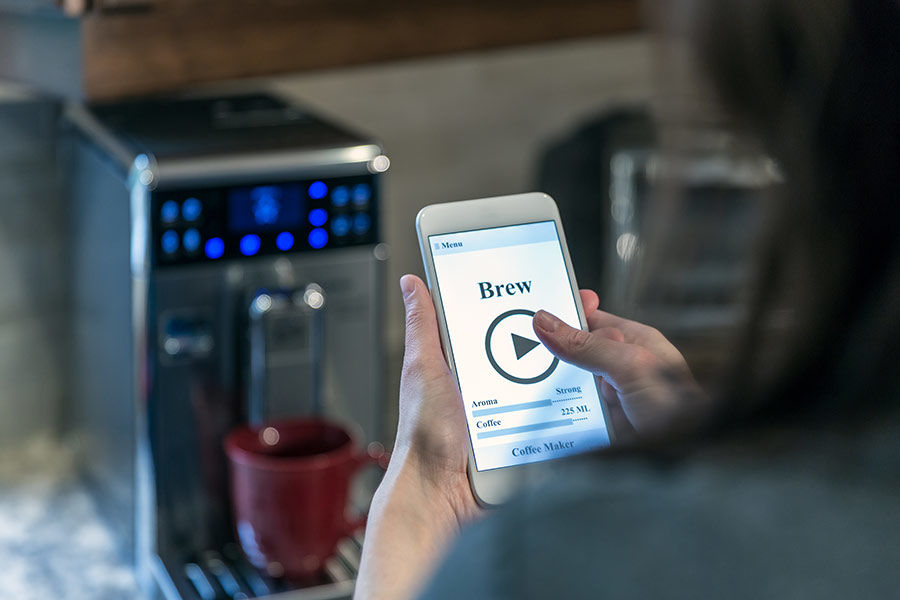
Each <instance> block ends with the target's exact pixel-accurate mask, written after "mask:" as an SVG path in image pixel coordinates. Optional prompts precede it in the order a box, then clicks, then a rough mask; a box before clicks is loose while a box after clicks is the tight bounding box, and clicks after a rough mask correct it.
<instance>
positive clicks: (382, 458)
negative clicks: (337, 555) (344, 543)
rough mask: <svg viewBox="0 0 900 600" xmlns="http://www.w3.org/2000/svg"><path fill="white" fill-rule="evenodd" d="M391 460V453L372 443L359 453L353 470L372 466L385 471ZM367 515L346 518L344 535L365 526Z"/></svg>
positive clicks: (378, 444)
mask: <svg viewBox="0 0 900 600" xmlns="http://www.w3.org/2000/svg"><path fill="white" fill-rule="evenodd" d="M390 460H391V453H390V452H388V451H386V450H385V449H384V446H382V445H381V444H380V443H378V442H372V443H371V444H369V446H368V447H367V448H366V451H365V452H360V453H359V455H358V456H357V457H356V465H355V470H356V471H358V470H360V469H362V468H363V467H369V466H374V467H378V468H380V469H381V470H382V471H384V470H386V469H387V466H388V462H390ZM368 518H369V516H368V515H360V516H358V517H353V518H347V519H346V520H345V523H344V528H345V529H344V534H345V535H348V536H350V535H353V534H354V533H356V532H357V530H359V529H362V528H363V527H365V526H366V520H367V519H368Z"/></svg>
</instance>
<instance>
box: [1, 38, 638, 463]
mask: <svg viewBox="0 0 900 600" xmlns="http://www.w3.org/2000/svg"><path fill="white" fill-rule="evenodd" d="M651 53H652V51H651V48H650V46H649V40H648V39H647V37H646V36H644V35H643V34H635V35H622V36H615V37H609V38H599V39H588V40H578V41H570V42H561V43H550V44H543V45H539V46H531V47H524V48H515V49H506V50H493V51H487V52H478V53H475V52H472V53H467V54H464V55H457V56H450V57H438V58H428V59H421V60H409V61H403V62H397V63H391V64H386V65H376V66H362V67H353V68H345V69H337V70H332V71H325V72H316V73H313V74H304V75H294V76H285V77H276V78H271V79H265V80H260V81H258V82H256V83H258V84H259V86H262V87H271V88H273V89H276V90H279V91H281V92H283V93H285V94H288V95H290V96H292V97H295V98H297V99H299V100H300V101H302V102H304V103H306V104H308V105H310V106H312V107H314V108H315V109H316V110H317V111H319V112H321V113H323V114H326V115H330V116H334V117H336V118H337V119H338V120H339V121H342V122H345V123H348V124H351V125H353V126H355V127H356V128H358V129H360V130H362V131H365V132H368V133H370V134H371V135H373V136H375V137H376V138H377V139H378V140H380V141H381V142H382V144H383V145H384V148H385V149H386V152H387V154H388V156H389V157H390V158H391V169H390V171H389V174H388V176H387V181H386V182H385V185H386V189H385V194H384V199H385V205H384V215H385V221H384V223H383V225H384V226H383V230H382V234H383V236H384V240H385V241H386V242H387V243H388V244H390V246H391V260H390V261H389V263H388V272H387V280H388V283H389V285H388V290H387V306H388V312H387V344H388V349H389V354H390V356H391V357H392V363H393V364H394V365H395V366H396V365H397V364H398V363H397V361H398V358H397V357H398V356H399V355H400V353H401V351H402V334H403V325H402V317H403V313H402V303H401V301H400V295H399V288H398V287H397V285H396V282H397V280H398V279H399V277H400V275H402V274H403V273H408V272H413V273H419V274H421V273H422V267H421V259H420V256H419V252H418V246H417V242H416V238H415V230H414V219H415V215H416V213H417V212H418V210H419V209H420V208H421V207H422V206H425V205H426V204H430V203H434V202H446V201H451V200H459V199H465V198H475V197H483V196H490V195H499V194H511V193H517V192H523V191H529V190H533V189H535V186H536V172H535V169H536V166H537V162H538V160H539V157H540V155H541V152H542V151H543V150H544V149H546V147H547V146H548V145H550V144H552V143H553V142H555V141H557V140H558V139H560V138H562V137H564V136H567V135H571V134H572V133H573V132H574V130H575V128H577V127H578V126H579V124H581V123H582V122H583V121H585V120H587V119H590V118H591V117H594V116H597V115H599V114H600V113H602V112H603V111H604V110H605V109H607V108H609V107H613V106H620V105H634V104H638V103H641V102H646V101H648V100H649V98H650V96H651V94H652V87H651ZM0 93H2V96H0V99H2V102H3V103H2V105H0V139H2V140H5V141H4V142H3V143H2V145H0V180H2V182H3V190H2V195H3V205H4V206H3V219H2V220H0V228H2V236H0V281H2V282H3V284H2V288H0V318H2V324H0V373H2V376H0V444H3V445H10V446H16V445H18V444H20V443H21V442H22V441H23V440H25V439H28V438H31V437H33V436H34V435H37V434H47V435H51V434H53V433H54V432H56V431H57V426H58V422H59V414H60V411H61V409H62V407H61V402H62V398H63V392H64V387H63V386H64V373H65V365H64V363H63V360H62V356H63V352H62V351H61V347H62V346H63V345H64V344H65V343H66V329H65V323H66V319H67V316H66V313H65V293H66V285H65V282H66V278H67V276H68V274H67V273H66V272H65V271H64V270H63V265H64V264H65V261H64V260H63V258H64V257H65V254H66V238H65V231H66V229H65V223H64V221H63V217H62V215H64V211H63V210H62V208H63V207H62V205H61V203H62V199H61V197H60V196H59V194H57V193H56V186H58V185H59V182H58V181H57V180H55V179H54V177H53V176H52V174H53V172H54V169H53V165H54V162H55V160H56V158H55V147H54V137H53V135H54V130H55V127H56V116H57V115H56V112H55V109H54V107H53V106H52V105H51V104H49V103H48V104H47V106H46V109H45V110H43V111H38V112H35V111H34V110H32V109H30V108H24V107H22V106H21V101H22V100H23V99H24V98H27V97H28V94H27V92H26V91H25V90H23V89H22V88H21V86H15V85H12V84H9V83H7V84H2V85H0ZM392 372H393V373H394V374H395V376H394V377H392V378H391V381H392V382H395V380H396V379H397V377H399V375H398V374H399V370H398V369H397V368H394V369H392Z"/></svg>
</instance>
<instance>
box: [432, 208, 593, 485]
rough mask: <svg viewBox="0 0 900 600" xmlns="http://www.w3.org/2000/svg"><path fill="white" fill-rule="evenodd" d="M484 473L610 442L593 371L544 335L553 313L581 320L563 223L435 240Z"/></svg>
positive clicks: (478, 463)
mask: <svg viewBox="0 0 900 600" xmlns="http://www.w3.org/2000/svg"><path fill="white" fill-rule="evenodd" d="M428 243H429V245H430V246H431V254H432V257H433V260H434V267H435V274H436V276H437V287H438V290H439V291H440V296H441V302H442V305H443V309H444V317H445V320H446V323H447V331H448V333H449V336H450V353H451V355H452V358H453V361H454V364H455V368H456V375H457V378H458V380H459V386H460V391H461V393H462V398H463V403H464V404H465V411H466V419H467V422H468V426H469V435H470V438H471V441H472V448H473V453H474V457H475V466H476V469H477V470H479V471H485V470H490V469H497V468H501V467H508V466H512V465H518V464H524V463H530V462H536V461H541V460H547V459H551V458H559V457H562V456H567V455H571V454H575V453H579V452H584V451H587V450H591V449H594V448H597V447H601V446H606V445H608V444H609V435H608V432H607V428H606V423H605V421H604V417H603V411H602V408H601V406H600V397H599V394H598V393H597V386H596V383H595V379H594V376H593V374H591V373H589V372H587V371H584V370H582V369H579V368H577V367H574V366H572V365H569V364H567V363H564V362H561V361H560V360H559V359H557V358H556V357H554V356H553V355H552V354H551V353H550V352H549V350H547V349H546V348H545V347H544V346H543V345H542V344H541V343H540V342H539V341H538V339H537V336H536V335H535V333H534V329H533V328H532V317H533V316H534V313H535V312H536V311H538V310H540V309H544V310H547V311H549V312H551V313H553V314H555V315H556V316H558V317H559V318H561V319H562V320H563V321H565V322H566V323H568V324H569V325H571V326H573V327H580V325H579V320H578V311H577V308H576V304H575V298H574V296H573V295H572V286H571V283H570V281H569V276H568V273H567V271H566V263H565V260H564V258H563V254H562V248H561V245H560V240H559V235H558V233H557V230H556V223H555V222H553V221H542V222H539V223H528V224H523V225H512V226H508V227H495V228H490V229H479V230H474V231H463V232H457V233H451V234H442V235H432V236H429V238H428Z"/></svg>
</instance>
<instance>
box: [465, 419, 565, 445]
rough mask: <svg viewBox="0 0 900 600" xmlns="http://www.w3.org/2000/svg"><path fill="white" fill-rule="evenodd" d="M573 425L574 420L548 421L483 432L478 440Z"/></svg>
mask: <svg viewBox="0 0 900 600" xmlns="http://www.w3.org/2000/svg"><path fill="white" fill-rule="evenodd" d="M571 424H572V419H559V420H558V421H547V422H545V423H532V424H531V425H521V426H519V427H507V428H506V429H495V430H494V431H482V432H480V433H479V434H478V439H479V440H483V439H485V438H493V437H500V436H502V435H512V434H514V433H525V432H527V431H539V430H541V429H553V428H554V427H565V426H567V425H571Z"/></svg>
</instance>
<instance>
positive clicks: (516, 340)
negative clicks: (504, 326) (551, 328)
mask: <svg viewBox="0 0 900 600" xmlns="http://www.w3.org/2000/svg"><path fill="white" fill-rule="evenodd" d="M512 341H513V349H515V351H516V360H519V359H520V358H522V357H523V356H525V355H526V354H528V353H529V352H531V351H532V350H534V349H535V348H536V347H538V346H540V345H541V343H540V342H536V341H534V340H529V339H528V338H524V337H522V336H521V335H516V334H514V333H513V334H512Z"/></svg>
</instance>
